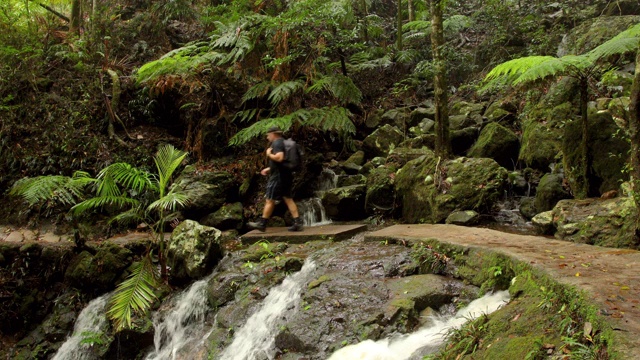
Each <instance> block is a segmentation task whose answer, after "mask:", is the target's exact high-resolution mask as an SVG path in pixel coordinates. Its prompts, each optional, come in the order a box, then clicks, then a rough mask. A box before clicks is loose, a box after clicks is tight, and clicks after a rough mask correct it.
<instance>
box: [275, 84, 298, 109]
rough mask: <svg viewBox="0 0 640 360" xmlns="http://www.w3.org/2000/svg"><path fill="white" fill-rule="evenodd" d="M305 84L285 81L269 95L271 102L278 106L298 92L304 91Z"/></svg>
mask: <svg viewBox="0 0 640 360" xmlns="http://www.w3.org/2000/svg"><path fill="white" fill-rule="evenodd" d="M303 86H304V83H303V82H302V81H300V80H292V81H285V82H283V83H281V84H278V86H276V87H274V88H273V90H271V93H270V94H269V101H271V104H273V106H278V104H280V103H281V102H282V101H283V100H285V99H287V98H289V97H290V96H291V95H293V94H295V92H296V91H298V90H300V89H302V87H303Z"/></svg>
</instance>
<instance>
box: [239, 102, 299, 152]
mask: <svg viewBox="0 0 640 360" xmlns="http://www.w3.org/2000/svg"><path fill="white" fill-rule="evenodd" d="M301 111H305V110H304V109H301V110H298V111H296V112H295V113H292V114H288V115H284V116H281V117H277V118H269V119H263V120H260V121H257V122H256V123H254V124H252V125H251V126H249V127H246V128H244V129H242V130H240V131H238V133H236V134H235V135H233V137H232V138H231V139H230V140H229V145H232V146H235V145H242V144H244V143H247V142H249V141H250V140H252V139H255V138H257V137H259V136H263V135H264V134H266V133H267V130H269V128H270V127H272V126H278V127H279V128H280V129H282V131H287V130H289V129H290V128H291V126H292V125H293V123H294V118H295V117H296V116H297V115H298V114H297V113H299V112H301Z"/></svg>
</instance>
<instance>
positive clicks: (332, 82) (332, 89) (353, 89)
mask: <svg viewBox="0 0 640 360" xmlns="http://www.w3.org/2000/svg"><path fill="white" fill-rule="evenodd" d="M321 90H326V91H328V92H329V93H331V95H333V96H334V97H335V98H336V99H338V100H339V101H341V102H342V103H353V104H358V103H360V101H362V92H361V91H360V89H358V87H357V86H356V85H355V84H354V83H353V81H352V80H351V78H349V77H347V76H344V75H330V76H325V77H322V78H320V79H318V80H316V81H315V82H314V84H313V85H311V86H310V87H309V88H307V92H310V93H317V92H319V91H321Z"/></svg>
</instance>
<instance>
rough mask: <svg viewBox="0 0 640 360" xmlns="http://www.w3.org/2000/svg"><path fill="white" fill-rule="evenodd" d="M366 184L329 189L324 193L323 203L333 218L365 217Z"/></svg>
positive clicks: (328, 214)
mask: <svg viewBox="0 0 640 360" xmlns="http://www.w3.org/2000/svg"><path fill="white" fill-rule="evenodd" d="M366 190H367V186H366V185H352V186H345V187H340V188H335V189H331V190H328V191H327V192H325V193H324V194H323V195H322V205H323V206H324V208H325V211H326V213H327V216H328V217H329V218H331V219H333V220H359V219H363V218H364V217H365V212H364V201H365V196H366Z"/></svg>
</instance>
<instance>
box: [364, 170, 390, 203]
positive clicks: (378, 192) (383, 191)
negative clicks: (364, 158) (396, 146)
mask: <svg viewBox="0 0 640 360" xmlns="http://www.w3.org/2000/svg"><path fill="white" fill-rule="evenodd" d="M394 178H395V169H394V168H390V167H385V166H381V167H378V168H375V169H373V170H371V172H370V173H369V176H367V183H366V184H367V193H366V196H365V202H364V206H365V211H366V212H367V214H378V213H390V212H393V210H394V207H395V203H396V194H395V188H394Z"/></svg>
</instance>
